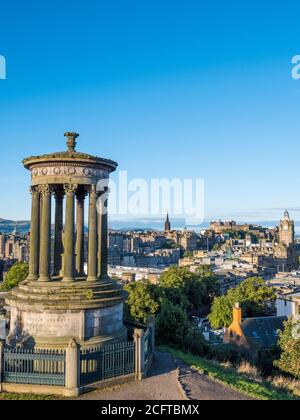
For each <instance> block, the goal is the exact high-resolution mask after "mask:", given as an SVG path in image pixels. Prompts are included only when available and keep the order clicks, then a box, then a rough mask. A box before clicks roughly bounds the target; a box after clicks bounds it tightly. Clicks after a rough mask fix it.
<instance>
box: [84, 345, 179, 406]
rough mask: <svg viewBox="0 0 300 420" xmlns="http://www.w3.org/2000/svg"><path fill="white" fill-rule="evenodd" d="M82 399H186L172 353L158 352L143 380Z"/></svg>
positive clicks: (97, 392)
mask: <svg viewBox="0 0 300 420" xmlns="http://www.w3.org/2000/svg"><path fill="white" fill-rule="evenodd" d="M79 399H80V400H98V401H102V400H119V401H128V400H131V401H138V400H146V401H147V400H155V401H168V400H186V397H185V395H184V393H183V391H182V390H181V387H180V383H179V381H178V370H177V368H176V366H175V364H174V362H173V359H172V357H171V356H170V355H168V354H165V353H157V355H156V360H155V362H154V364H153V367H152V370H151V373H150V377H149V378H147V379H145V380H144V381H142V382H132V383H129V384H126V385H122V386H119V387H115V388H111V389H108V390H103V391H94V392H91V393H89V394H85V395H82V396H81V397H79Z"/></svg>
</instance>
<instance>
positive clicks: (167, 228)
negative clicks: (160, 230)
mask: <svg viewBox="0 0 300 420" xmlns="http://www.w3.org/2000/svg"><path fill="white" fill-rule="evenodd" d="M170 230H171V223H170V218H169V213H167V218H166V222H165V232H170Z"/></svg>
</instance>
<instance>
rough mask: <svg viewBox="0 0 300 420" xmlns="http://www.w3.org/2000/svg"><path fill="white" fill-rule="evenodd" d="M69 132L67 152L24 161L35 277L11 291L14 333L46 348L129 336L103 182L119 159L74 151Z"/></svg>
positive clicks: (12, 335)
mask: <svg viewBox="0 0 300 420" xmlns="http://www.w3.org/2000/svg"><path fill="white" fill-rule="evenodd" d="M65 136H66V137H67V147H68V150H67V151H64V152H59V153H53V154H47V155H43V156H34V157H30V158H27V159H25V160H24V161H23V164H24V166H25V168H26V169H28V170H29V171H30V172H31V179H32V182H31V194H32V214H31V232H30V261H29V277H28V279H27V280H26V281H25V282H23V283H22V284H20V285H19V287H17V288H16V289H14V290H13V291H12V292H11V293H10V294H9V295H8V296H7V297H6V304H7V305H9V306H10V308H11V320H10V339H11V340H12V342H13V341H14V338H15V336H17V337H19V336H21V337H22V339H23V342H24V340H25V341H26V342H28V343H31V345H33V346H36V347H40V348H48V349H49V348H50V349H51V348H54V349H59V348H64V347H66V346H67V345H68V343H69V342H70V339H75V340H76V341H77V342H78V343H79V344H80V345H81V346H82V347H83V348H84V347H85V346H86V347H91V346H94V345H95V346H99V345H106V344H110V343H114V342H119V341H126V340H127V330H126V328H125V327H124V325H123V304H124V300H125V298H126V294H125V292H124V291H123V289H122V287H121V286H119V285H118V284H117V283H116V282H115V281H113V280H112V279H111V278H109V276H108V274H107V235H108V216H107V194H108V191H107V188H106V189H104V190H103V188H102V191H99V190H98V188H97V185H99V184H98V183H99V181H103V180H107V179H108V178H109V174H110V173H111V172H113V171H115V170H116V168H117V166H118V165H117V163H116V162H113V161H111V160H108V159H103V158H99V157H95V156H91V155H88V154H84V153H80V152H78V151H76V139H77V137H78V136H79V135H78V134H77V133H65ZM87 197H88V200H89V211H88V213H89V214H88V246H87V248H88V261H87V263H88V264H87V265H88V270H87V271H88V272H87V275H86V274H85V271H84V263H85V255H84V254H85V251H84V250H85V236H86V235H85V228H84V220H85V205H84V203H85V200H86V199H87ZM53 198H54V201H55V203H54V204H55V212H54V218H53V219H54V220H53V221H52V215H51V213H52V207H54V206H53V203H52V200H53ZM53 223H54V225H53ZM52 226H54V227H53V229H52ZM52 232H53V234H52Z"/></svg>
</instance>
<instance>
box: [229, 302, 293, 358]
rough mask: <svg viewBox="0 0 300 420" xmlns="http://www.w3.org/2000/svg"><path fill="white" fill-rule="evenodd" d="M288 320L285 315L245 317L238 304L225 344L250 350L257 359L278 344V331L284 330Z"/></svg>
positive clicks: (250, 353)
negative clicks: (285, 322)
mask: <svg viewBox="0 0 300 420" xmlns="http://www.w3.org/2000/svg"><path fill="white" fill-rule="evenodd" d="M286 320H287V318H286V317H284V316H281V317H278V316H268V317H259V318H247V319H243V317H242V308H241V307H240V305H239V304H236V305H235V307H234V308H233V321H232V324H231V325H230V327H229V328H227V329H226V332H225V335H224V344H233V345H236V346H238V347H240V348H242V349H243V350H246V351H248V353H249V355H250V356H251V358H252V359H253V360H255V359H257V358H258V357H259V356H260V355H261V354H262V353H263V352H265V351H267V350H269V349H271V348H272V347H274V346H275V345H276V343H277V340H278V333H279V331H282V330H283V325H284V321H286Z"/></svg>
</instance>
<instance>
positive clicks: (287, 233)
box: [279, 210, 295, 246]
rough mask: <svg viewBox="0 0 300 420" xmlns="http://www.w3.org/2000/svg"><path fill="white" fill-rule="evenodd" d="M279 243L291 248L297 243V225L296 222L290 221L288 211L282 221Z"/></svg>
mask: <svg viewBox="0 0 300 420" xmlns="http://www.w3.org/2000/svg"><path fill="white" fill-rule="evenodd" d="M279 241H280V243H282V244H285V245H287V246H290V245H292V244H293V243H294V242H295V224H294V221H293V220H291V219H290V215H289V212H288V211H287V210H286V212H285V213H284V218H283V219H282V220H281V221H280V226H279Z"/></svg>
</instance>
